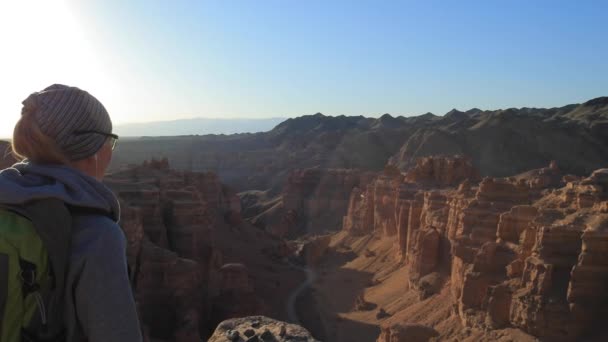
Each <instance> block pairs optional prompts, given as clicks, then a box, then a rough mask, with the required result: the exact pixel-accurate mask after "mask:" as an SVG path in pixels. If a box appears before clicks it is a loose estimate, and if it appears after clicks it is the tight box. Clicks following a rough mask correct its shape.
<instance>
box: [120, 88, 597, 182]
mask: <svg viewBox="0 0 608 342" xmlns="http://www.w3.org/2000/svg"><path fill="white" fill-rule="evenodd" d="M455 154H459V155H466V156H469V157H470V158H471V160H472V163H473V165H474V166H475V167H476V168H477V169H478V170H479V171H480V173H481V175H482V176H493V177H504V176H509V175H514V174H518V173H521V172H523V171H527V170H530V169H537V168H540V167H544V166H546V165H548V164H549V163H550V162H551V161H553V160H555V161H556V162H557V165H558V166H559V167H560V169H561V170H563V171H564V172H566V173H572V174H577V175H584V174H589V173H590V172H592V171H593V170H596V169H598V168H602V167H606V166H608V98H606V97H603V98H596V99H592V100H590V101H587V102H584V103H582V104H570V105H566V106H563V107H556V108H527V107H524V108H508V109H499V110H480V109H476V108H473V109H470V110H467V111H461V110H452V111H450V112H448V113H446V115H443V116H438V115H434V114H432V113H426V114H423V115H420V116H415V117H402V116H398V117H393V116H391V115H389V114H385V115H382V116H381V117H378V118H368V117H364V116H344V115H341V116H326V115H323V114H321V113H317V114H314V115H305V116H301V117H297V118H292V119H287V120H285V121H283V122H281V123H280V124H278V125H277V126H276V127H275V128H273V129H271V130H269V131H266V132H260V133H253V134H233V135H205V136H185V137H184V136H181V137H177V136H175V137H158V138H155V137H146V138H139V139H131V140H129V141H123V142H122V143H121V144H120V146H119V149H118V150H117V152H116V153H115V155H114V160H113V164H112V168H113V170H116V169H118V168H120V167H122V166H124V165H126V164H128V163H138V162H141V161H143V160H145V159H150V158H151V157H157V158H158V157H167V158H169V161H170V164H171V165H172V166H173V167H175V168H177V169H182V170H196V171H215V172H216V173H218V174H219V175H220V177H221V178H222V180H224V181H226V182H227V183H228V184H231V185H233V186H235V187H236V188H237V189H238V190H250V189H258V190H263V189H269V188H272V189H275V190H278V187H280V185H281V184H283V180H284V179H285V177H287V175H288V174H289V171H290V170H293V169H305V168H311V167H318V168H334V169H336V168H337V169H340V168H346V169H360V170H367V171H379V170H382V169H383V168H384V167H385V166H386V164H387V163H389V164H392V165H395V166H397V167H398V168H399V169H401V170H402V171H405V170H408V169H409V168H410V167H412V166H414V165H415V163H416V160H417V159H418V158H420V157H426V156H437V155H441V156H449V155H455Z"/></svg>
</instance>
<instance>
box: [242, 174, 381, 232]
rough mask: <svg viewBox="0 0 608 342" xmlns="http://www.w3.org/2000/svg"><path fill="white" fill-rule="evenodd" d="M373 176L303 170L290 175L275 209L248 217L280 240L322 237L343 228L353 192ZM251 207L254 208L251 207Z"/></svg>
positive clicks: (254, 213)
mask: <svg viewBox="0 0 608 342" xmlns="http://www.w3.org/2000/svg"><path fill="white" fill-rule="evenodd" d="M373 177H374V174H373V173H370V172H361V171H358V170H344V169H304V170H294V171H292V172H291V173H290V174H289V177H288V178H287V181H286V183H285V185H284V186H283V190H282V192H281V194H280V195H279V196H278V198H276V201H275V202H272V203H274V205H272V206H270V207H269V208H264V207H262V206H261V209H259V210H257V211H252V212H251V213H249V215H250V216H249V217H246V218H247V219H248V220H250V221H251V222H252V223H253V224H254V225H256V226H259V227H260V228H263V229H265V230H267V231H269V232H271V233H273V234H274V235H276V236H279V237H292V238H293V237H297V236H301V235H305V234H323V233H326V232H330V231H337V230H339V229H340V227H341V226H342V219H341V218H342V217H343V216H344V214H345V213H346V211H347V209H348V206H349V200H350V194H351V192H352V191H353V189H355V188H358V187H363V186H366V184H367V183H369V182H370V181H371V180H372V178H373ZM250 207H251V205H250Z"/></svg>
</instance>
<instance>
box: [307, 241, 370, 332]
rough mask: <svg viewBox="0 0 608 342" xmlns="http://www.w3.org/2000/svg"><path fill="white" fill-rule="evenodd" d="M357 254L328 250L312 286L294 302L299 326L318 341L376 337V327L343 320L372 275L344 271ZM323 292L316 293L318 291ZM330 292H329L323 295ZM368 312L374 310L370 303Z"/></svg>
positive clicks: (350, 270)
mask: <svg viewBox="0 0 608 342" xmlns="http://www.w3.org/2000/svg"><path fill="white" fill-rule="evenodd" d="M356 257H357V254H356V253H355V252H353V251H352V250H347V249H339V250H333V249H332V250H330V251H329V252H328V254H327V255H326V256H325V258H324V261H323V262H322V263H321V264H320V265H319V266H318V267H316V268H315V270H316V272H317V273H318V275H319V277H318V279H317V282H316V283H315V286H314V287H313V288H310V289H308V290H307V291H306V292H304V294H303V295H301V296H300V297H299V298H298V300H297V310H298V317H299V318H300V321H301V323H302V325H303V326H305V327H306V328H307V329H308V330H310V331H311V333H312V334H313V336H315V337H316V338H317V339H319V340H321V341H340V340H343V339H344V336H338V334H340V332H342V334H344V332H346V333H347V334H348V335H352V336H357V339H358V340H360V341H372V340H375V338H376V337H377V336H378V334H379V333H380V329H379V328H378V327H377V326H376V325H372V324H366V323H362V322H357V321H353V320H350V319H348V318H345V317H343V315H342V314H343V313H347V312H350V311H352V310H353V309H354V308H355V305H356V302H357V298H359V297H361V296H362V294H363V290H364V289H365V288H366V287H367V286H369V285H370V284H371V282H372V278H373V276H374V274H373V273H368V272H361V271H357V270H354V269H350V268H347V267H345V265H347V264H348V262H350V261H351V260H353V259H355V258H356ZM321 287H322V288H323V289H324V290H320V289H319V288H321ZM327 289H330V291H327ZM368 304H369V305H370V308H369V309H370V310H373V309H374V305H373V304H372V303H368Z"/></svg>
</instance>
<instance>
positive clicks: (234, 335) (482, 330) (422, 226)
mask: <svg viewBox="0 0 608 342" xmlns="http://www.w3.org/2000/svg"><path fill="white" fill-rule="evenodd" d="M606 128H608V98H606V97H603V98H597V99H593V100H590V101H587V102H585V103H583V104H575V105H568V106H564V107H561V108H551V109H535V108H521V109H506V110H496V111H482V110H478V109H472V110H469V111H466V112H460V111H457V110H453V111H450V112H449V113H447V114H446V115H444V116H435V115H432V114H430V113H429V114H425V115H422V116H418V117H407V118H404V117H392V116H390V115H384V116H382V117H380V118H377V119H373V118H364V117H345V116H340V117H328V116H324V115H322V114H315V115H310V116H304V117H300V118H295V119H289V120H287V121H285V122H283V123H281V124H279V125H278V126H277V127H275V129H273V130H271V131H269V132H264V133H256V134H234V135H228V136H224V135H208V136H182V137H142V138H128V139H124V140H121V142H120V145H119V148H118V149H117V151H116V153H115V159H114V161H113V165H112V169H111V173H110V174H109V175H108V176H107V177H106V178H105V180H104V182H105V184H106V185H107V186H108V187H110V188H111V189H112V190H113V191H114V193H115V194H116V196H117V197H118V199H119V201H120V204H121V218H120V224H121V227H122V228H123V230H124V232H125V235H126V237H127V241H128V249H127V257H128V263H129V268H130V270H131V273H130V277H131V281H132V286H133V289H134V293H135V298H136V301H137V305H138V310H139V314H140V320H141V323H142V328H143V330H144V335H145V339H146V341H149V342H166V341H177V342H190V341H201V340H210V341H218V342H219V341H289V340H292V341H293V340H302V341H315V340H321V341H332V342H333V341H335V342H346V341H348V342H352V341H362V342H367V341H371V342H373V341H376V342H403V341H432V340H434V341H444V340H445V341H503V342H506V341H538V340H540V341H579V340H585V341H603V340H606V339H607V338H608V330H606V329H605V328H604V327H603V326H602V323H603V319H602V318H603V316H604V313H605V310H606V309H605V308H606V307H607V304H608V295H606V294H605V291H604V289H606V288H607V287H608V263H607V262H606V261H605V260H604V259H606V258H605V256H606V255H608V254H607V253H608V169H606V167H608V130H607V129H606ZM7 147H8V144H5V143H1V142H0V151H2V150H3V149H6V148H7ZM0 156H3V158H0V166H2V168H4V167H9V166H10V165H11V164H12V163H14V162H15V159H14V158H12V157H11V156H10V155H0Z"/></svg>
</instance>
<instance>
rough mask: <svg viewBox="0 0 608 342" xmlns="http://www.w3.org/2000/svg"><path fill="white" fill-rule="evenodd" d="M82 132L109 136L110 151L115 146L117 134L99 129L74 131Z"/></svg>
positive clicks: (81, 133)
mask: <svg viewBox="0 0 608 342" xmlns="http://www.w3.org/2000/svg"><path fill="white" fill-rule="evenodd" d="M83 134H101V135H104V136H106V137H108V138H110V144H111V145H112V151H114V149H115V148H116V143H117V142H118V135H116V134H114V133H105V132H99V131H76V132H74V135H83Z"/></svg>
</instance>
